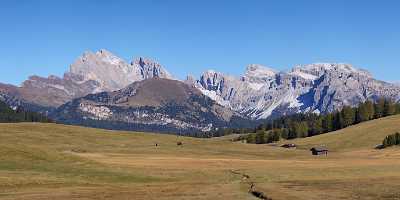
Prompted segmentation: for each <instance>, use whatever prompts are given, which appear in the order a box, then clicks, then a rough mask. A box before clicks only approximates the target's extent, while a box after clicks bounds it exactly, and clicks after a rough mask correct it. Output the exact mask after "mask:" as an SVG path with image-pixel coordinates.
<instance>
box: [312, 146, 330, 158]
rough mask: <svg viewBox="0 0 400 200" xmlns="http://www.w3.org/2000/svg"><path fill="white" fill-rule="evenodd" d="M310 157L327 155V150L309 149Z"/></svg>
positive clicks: (322, 148) (320, 148) (323, 148)
mask: <svg viewBox="0 0 400 200" xmlns="http://www.w3.org/2000/svg"><path fill="white" fill-rule="evenodd" d="M310 151H311V153H312V155H315V156H318V155H328V149H327V148H325V147H313V148H311V149H310Z"/></svg>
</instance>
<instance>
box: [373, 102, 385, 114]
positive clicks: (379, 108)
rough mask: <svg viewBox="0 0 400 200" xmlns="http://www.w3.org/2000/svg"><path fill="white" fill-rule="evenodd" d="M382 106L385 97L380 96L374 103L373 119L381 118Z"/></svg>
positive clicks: (383, 105)
mask: <svg viewBox="0 0 400 200" xmlns="http://www.w3.org/2000/svg"><path fill="white" fill-rule="evenodd" d="M384 107H385V99H384V98H380V99H378V101H377V102H376V103H375V105H374V108H375V109H374V110H375V116H374V118H375V119H378V118H381V117H383V116H384Z"/></svg>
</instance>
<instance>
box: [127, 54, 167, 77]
mask: <svg viewBox="0 0 400 200" xmlns="http://www.w3.org/2000/svg"><path fill="white" fill-rule="evenodd" d="M131 66H133V68H135V69H136V70H137V71H138V72H139V73H140V75H141V76H142V80H144V79H149V78H153V77H158V78H166V79H174V78H173V76H172V75H171V74H170V73H169V72H168V71H167V70H166V69H165V68H164V67H163V66H162V65H161V64H159V63H158V62H156V61H153V60H151V59H148V58H144V57H139V58H137V59H135V60H134V61H132V62H131Z"/></svg>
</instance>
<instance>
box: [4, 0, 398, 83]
mask: <svg viewBox="0 0 400 200" xmlns="http://www.w3.org/2000/svg"><path fill="white" fill-rule="evenodd" d="M399 10H400V1H397V0H382V1H376V0H335V1H325V0H276V1H269V0H260V1H257V0H248V1H245V0H241V1H240V0H237V1H232V0H227V1H225V0H201V1H195V0H146V1H145V0H143V1H128V0H127V1H121V0H115V1H106V0H79V1H78V0H68V1H43V0H30V1H27V0H9V1H7V0H2V1H0V55H1V56H0V69H1V73H0V82H5V83H12V84H20V83H21V82H22V81H23V80H24V79H26V78H27V77H28V76H29V75H32V74H37V75H41V76H48V75H50V74H55V75H59V76H61V75H62V74H63V73H64V72H65V71H67V70H68V68H69V65H70V64H71V63H72V62H73V61H74V60H75V59H76V58H77V57H78V56H79V55H81V54H82V53H83V52H84V51H86V50H91V51H96V50H98V49H101V48H104V49H108V50H110V51H111V52H113V53H115V54H116V55H118V56H120V57H122V58H124V59H126V60H131V59H132V58H133V57H137V56H145V57H149V58H153V59H155V60H157V61H159V62H160V63H161V64H163V65H164V66H165V67H166V68H167V69H168V70H169V71H170V72H171V73H173V74H174V75H175V76H177V77H178V78H184V77H185V76H186V75H187V74H193V75H195V76H198V75H199V74H200V73H201V72H202V71H205V70H207V69H215V70H217V71H221V72H225V73H229V74H233V75H240V74H242V73H243V71H244V70H245V67H246V65H248V64H250V63H259V64H264V65H266V66H270V67H273V68H276V69H280V70H285V69H290V68H291V67H292V66H294V65H296V64H309V63H314V62H345V63H351V64H353V65H355V66H358V67H362V68H365V69H367V70H369V71H371V72H372V73H373V74H374V75H375V77H377V78H378V79H382V80H387V81H392V80H400V77H399V76H400V66H399V65H400V64H399V63H400V62H399V58H400V24H399V23H400V12H399Z"/></svg>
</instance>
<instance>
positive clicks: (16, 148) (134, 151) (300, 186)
mask: <svg viewBox="0 0 400 200" xmlns="http://www.w3.org/2000/svg"><path fill="white" fill-rule="evenodd" d="M399 122H400V116H393V117H389V118H385V119H380V120H375V121H371V122H367V123H363V124H360V125H357V126H354V127H350V128H348V129H344V130H342V131H338V132H336V133H330V134H326V135H321V136H317V137H313V138H306V139H299V140H295V141H294V142H295V143H297V144H299V145H300V147H301V148H300V149H298V150H286V149H282V148H278V147H271V146H268V145H251V144H243V143H232V142H230V141H229V140H227V139H226V138H216V139H195V138H185V137H177V136H171V135H158V134H148V133H131V132H117V131H106V130H99V129H90V128H82V127H74V126H64V125H56V124H31V123H22V124H0V199H254V198H253V197H252V196H251V195H249V194H248V193H247V190H248V185H246V184H245V183H244V182H243V180H241V177H240V176H237V175H234V174H232V173H230V171H231V170H239V171H242V172H245V173H247V174H249V175H250V176H251V177H252V181H255V182H256V184H257V187H259V188H260V190H262V191H264V192H267V193H268V194H269V195H270V196H272V197H273V199H288V198H293V197H296V199H321V198H323V199H326V200H329V199H339V198H340V199H355V198H356V197H357V198H358V199H400V192H398V188H400V173H399V171H400V162H399V161H398V160H399V159H400V153H399V150H398V148H391V149H387V150H384V151H375V150H373V149H372V148H373V146H374V145H375V144H377V143H379V142H380V141H381V140H382V139H383V137H384V136H386V135H388V134H391V133H393V132H395V131H400V123H399ZM354 138H357V140H354V141H356V142H350V141H351V140H353V139H354ZM349 139H350V140H349ZM177 141H183V143H184V145H183V147H177V146H176V142H177ZM155 143H158V144H159V145H160V146H159V147H155V146H154V144H155ZM319 144H325V145H327V146H328V148H330V149H332V150H333V153H332V154H331V155H330V156H329V157H313V156H310V155H309V152H308V151H307V148H308V147H310V146H313V145H319Z"/></svg>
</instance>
